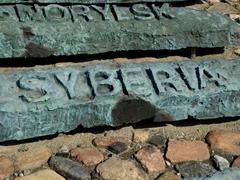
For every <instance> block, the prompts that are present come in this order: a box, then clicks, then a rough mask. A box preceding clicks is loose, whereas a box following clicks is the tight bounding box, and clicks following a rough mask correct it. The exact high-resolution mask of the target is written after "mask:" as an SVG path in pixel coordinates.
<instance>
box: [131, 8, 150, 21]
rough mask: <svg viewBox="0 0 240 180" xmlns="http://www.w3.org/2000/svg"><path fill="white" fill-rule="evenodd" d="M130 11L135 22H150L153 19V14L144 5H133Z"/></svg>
mask: <svg viewBox="0 0 240 180" xmlns="http://www.w3.org/2000/svg"><path fill="white" fill-rule="evenodd" d="M131 10H132V12H133V14H134V18H135V19H137V20H150V19H153V18H154V14H153V13H152V12H151V9H150V8H149V7H148V6H147V5H146V4H134V5H133V6H132V8H131Z"/></svg>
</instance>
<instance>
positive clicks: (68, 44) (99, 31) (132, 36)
mask: <svg viewBox="0 0 240 180" xmlns="http://www.w3.org/2000/svg"><path fill="white" fill-rule="evenodd" d="M0 17H2V18H1V21H0V27H1V28H0V47H1V48H0V58H19V57H25V58H27V57H34V58H36V57H48V56H68V55H79V54H99V53H106V52H115V51H131V50H137V51H141V50H177V49H183V48H187V47H194V48H197V47H199V48H215V47H224V46H226V45H239V44H240V25H239V24H237V23H236V22H234V21H232V20H231V19H230V18H228V17H226V16H224V15H222V14H219V13H210V12H207V11H199V10H194V9H190V8H176V7H169V6H168V5H167V4H165V5H163V6H161V5H155V4H151V5H149V4H144V3H143V4H133V5H127V6H126V5H124V6H123V5H116V4H113V5H109V4H105V5H102V6H99V5H88V6H87V5H71V6H67V5H66V6H63V5H62V6H60V5H53V4H50V5H38V4H35V5H22V4H20V5H6V6H1V8H0ZM193 52H194V51H193Z"/></svg>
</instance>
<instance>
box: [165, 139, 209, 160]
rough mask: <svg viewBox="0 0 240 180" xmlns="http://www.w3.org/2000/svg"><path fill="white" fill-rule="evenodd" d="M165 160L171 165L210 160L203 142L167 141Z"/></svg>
mask: <svg viewBox="0 0 240 180" xmlns="http://www.w3.org/2000/svg"><path fill="white" fill-rule="evenodd" d="M166 158H167V159H169V160H170V161H171V162H172V163H178V162H184V161H204V160H207V159H209V158H210V154H209V150H208V146H207V144H206V143H204V142H203V141H186V140H172V139H170V140H169V141H168V148H167V153H166Z"/></svg>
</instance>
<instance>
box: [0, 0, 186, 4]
mask: <svg viewBox="0 0 240 180" xmlns="http://www.w3.org/2000/svg"><path fill="white" fill-rule="evenodd" d="M175 1H188V0H1V2H0V4H5V3H6V4H9V3H25V4H33V3H47V4H50V3H70V4H98V3H99V4H103V3H124V4H125V3H139V2H175Z"/></svg>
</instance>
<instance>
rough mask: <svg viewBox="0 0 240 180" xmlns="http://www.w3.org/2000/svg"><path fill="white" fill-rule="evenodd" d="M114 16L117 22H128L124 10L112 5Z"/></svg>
mask: <svg viewBox="0 0 240 180" xmlns="http://www.w3.org/2000/svg"><path fill="white" fill-rule="evenodd" d="M112 7H113V10H114V14H115V16H116V20H117V21H124V20H129V19H130V18H129V16H126V12H124V8H120V7H118V6H117V5H112Z"/></svg>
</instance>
